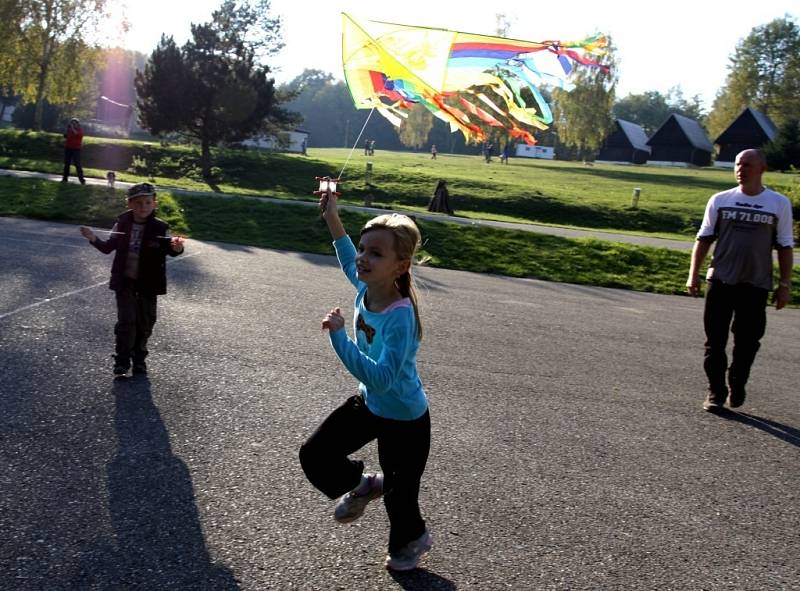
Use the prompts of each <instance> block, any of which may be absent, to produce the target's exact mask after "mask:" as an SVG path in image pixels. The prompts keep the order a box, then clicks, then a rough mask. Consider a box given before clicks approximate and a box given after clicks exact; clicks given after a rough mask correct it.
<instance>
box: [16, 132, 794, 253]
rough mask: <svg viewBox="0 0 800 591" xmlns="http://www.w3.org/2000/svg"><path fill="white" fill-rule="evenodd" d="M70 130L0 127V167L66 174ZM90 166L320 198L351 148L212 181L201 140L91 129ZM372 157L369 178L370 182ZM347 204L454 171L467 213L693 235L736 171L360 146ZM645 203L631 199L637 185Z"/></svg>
mask: <svg viewBox="0 0 800 591" xmlns="http://www.w3.org/2000/svg"><path fill="white" fill-rule="evenodd" d="M62 143H63V138H61V137H60V136H59V135H57V134H46V133H38V134H37V133H33V132H20V131H13V130H0V168H18V169H28V170H38V171H44V172H51V173H59V172H60V171H61V167H62V164H61V158H62ZM83 152H84V153H83V160H84V166H85V168H86V172H87V175H89V176H96V177H101V178H102V177H104V176H105V172H106V170H115V171H117V178H118V179H119V180H123V181H140V180H144V179H150V180H152V181H154V182H155V183H157V184H158V185H161V186H171V187H176V188H183V189H194V190H204V191H208V190H215V191H222V192H225V193H232V194H238V195H256V196H272V197H281V198H285V199H301V200H311V199H314V198H313V196H312V195H311V192H312V191H313V190H314V188H315V187H316V183H315V181H314V177H316V176H324V175H337V174H338V173H339V172H340V171H341V170H342V168H343V166H344V164H345V161H346V159H347V157H348V155H350V154H351V152H350V150H347V149H336V148H325V149H322V148H317V149H314V148H312V149H310V151H309V155H308V156H307V157H303V156H299V155H293V154H270V153H266V152H259V151H255V150H230V149H220V150H216V151H215V152H214V154H215V158H216V173H217V174H216V177H215V180H213V181H212V182H206V181H204V180H203V179H202V178H201V177H200V175H199V170H198V168H197V164H196V158H197V152H196V149H194V148H192V147H189V146H174V145H170V146H162V145H160V144H158V143H145V142H134V141H128V140H111V139H105V138H92V137H89V138H86V140H85V147H84V150H83ZM367 162H372V164H373V175H372V183H371V185H370V186H368V185H367V184H366V183H365V178H364V175H365V168H366V163H367ZM343 177H344V179H345V180H344V183H343V191H344V194H343V196H342V201H343V202H345V203H354V204H362V203H363V202H364V198H365V197H366V196H368V195H370V196H371V197H372V202H373V205H375V206H377V207H384V208H403V209H407V210H411V211H414V210H417V211H423V210H424V209H425V208H426V206H427V204H428V201H429V199H430V196H431V194H432V193H433V189H434V187H435V185H436V182H437V181H438V180H439V179H442V178H443V179H446V180H448V183H449V187H450V193H451V201H452V203H453V206H454V208H455V210H456V213H457V214H458V215H461V216H465V217H472V218H481V219H494V220H502V221H513V222H529V223H542V224H552V225H558V226H567V227H580V228H592V229H598V230H604V231H615V232H630V233H637V234H649V235H655V236H660V237H666V238H673V239H675V238H677V239H684V240H691V239H692V238H693V235H694V233H695V231H696V225H697V224H698V223H699V221H700V220H701V218H702V216H703V210H704V208H705V204H706V202H707V200H708V197H709V196H710V195H711V194H712V193H714V192H717V191H721V190H724V189H727V188H730V187H732V186H733V185H734V184H735V181H734V178H733V173H732V172H731V171H730V170H715V169H682V168H658V167H648V166H633V165H631V166H623V165H601V164H597V165H594V166H585V165H583V164H582V163H574V162H562V161H547V160H533V159H526V158H512V159H510V161H509V164H508V165H502V164H500V162H499V160H497V159H495V160H494V161H493V162H492V163H491V164H486V163H485V162H484V161H483V158H482V157H480V156H479V155H477V154H476V155H475V156H461V155H449V154H444V153H440V154H439V157H438V158H437V159H436V160H432V159H431V158H430V155H429V154H427V153H410V152H382V151H381V150H378V151H377V152H376V153H375V155H374V156H372V157H369V158H367V157H365V156H364V155H363V151H360V150H356V151H354V152H352V157H351V159H350V161H349V163H348V165H347V167H346V168H345V169H344V174H343ZM766 182H767V184H769V185H770V186H772V187H773V188H775V189H776V190H779V191H781V192H783V193H785V194H787V195H790V196H792V197H793V198H794V201H795V204H796V210H797V208H798V207H800V205H798V204H800V175H797V174H780V173H769V174H767V176H766ZM637 187H638V188H640V189H641V197H640V200H639V207H638V208H637V209H633V208H631V204H630V202H631V194H632V192H633V189H634V188H637ZM798 217H800V216H798Z"/></svg>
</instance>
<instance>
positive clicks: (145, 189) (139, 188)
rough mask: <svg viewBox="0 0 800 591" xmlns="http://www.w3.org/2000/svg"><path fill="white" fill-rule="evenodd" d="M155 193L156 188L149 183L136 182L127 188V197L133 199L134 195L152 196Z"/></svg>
mask: <svg viewBox="0 0 800 591" xmlns="http://www.w3.org/2000/svg"><path fill="white" fill-rule="evenodd" d="M155 194H156V188H155V187H154V186H153V185H151V184H150V183H138V184H136V185H133V186H132V187H131V188H130V189H128V199H133V198H134V197H142V196H150V197H153V196H155Z"/></svg>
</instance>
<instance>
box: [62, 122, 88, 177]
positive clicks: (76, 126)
mask: <svg viewBox="0 0 800 591" xmlns="http://www.w3.org/2000/svg"><path fill="white" fill-rule="evenodd" d="M64 138H65V139H64V172H63V174H62V175H61V182H62V183H66V182H67V181H68V180H69V167H70V165H71V164H72V163H73V162H74V163H75V171H76V172H77V173H78V180H79V181H80V182H81V184H82V185H85V184H86V179H84V178H83V167H82V166H81V147H82V146H83V128H82V127H81V122H80V121H78V120H77V119H75V118H74V117H73V118H72V119H70V120H69V124H68V125H67V130H66V131H65V132H64Z"/></svg>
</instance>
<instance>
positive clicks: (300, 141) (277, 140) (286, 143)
mask: <svg viewBox="0 0 800 591" xmlns="http://www.w3.org/2000/svg"><path fill="white" fill-rule="evenodd" d="M309 135H310V134H309V133H308V132H307V131H303V130H302V129H292V130H291V131H285V132H282V133H280V134H279V135H278V136H274V135H271V136H262V137H256V138H251V139H249V140H245V141H243V142H242V145H244V146H248V147H250V148H256V149H258V150H275V151H276V152H294V153H296V154H302V153H304V152H305V150H306V148H307V147H308V136H309Z"/></svg>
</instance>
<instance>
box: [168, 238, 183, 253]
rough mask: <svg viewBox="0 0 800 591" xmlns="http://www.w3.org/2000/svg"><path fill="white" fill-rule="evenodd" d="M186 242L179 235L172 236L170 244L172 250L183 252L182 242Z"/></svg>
mask: <svg viewBox="0 0 800 591" xmlns="http://www.w3.org/2000/svg"><path fill="white" fill-rule="evenodd" d="M184 242H186V241H185V240H184V239H183V238H182V237H181V236H173V237H172V239H171V240H170V246H171V247H172V250H173V251H174V252H183V243H184Z"/></svg>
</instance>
